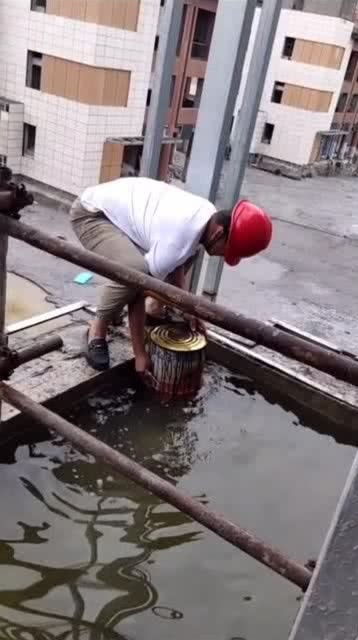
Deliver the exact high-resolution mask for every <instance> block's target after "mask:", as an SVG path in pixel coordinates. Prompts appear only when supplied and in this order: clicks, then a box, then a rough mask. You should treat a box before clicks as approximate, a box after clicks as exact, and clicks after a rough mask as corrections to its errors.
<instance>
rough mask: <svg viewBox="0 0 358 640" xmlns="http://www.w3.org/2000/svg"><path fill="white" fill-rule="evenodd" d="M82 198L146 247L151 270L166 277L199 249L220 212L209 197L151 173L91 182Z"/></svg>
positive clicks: (158, 275) (152, 273)
mask: <svg viewBox="0 0 358 640" xmlns="http://www.w3.org/2000/svg"><path fill="white" fill-rule="evenodd" d="M81 203H82V204H83V205H84V206H85V207H87V208H89V209H90V210H100V211H103V213H104V214H105V215H106V216H107V218H108V219H109V220H110V221H111V222H112V223H113V224H114V225H115V226H116V227H118V228H119V229H121V231H123V232H124V233H125V234H126V235H127V236H128V237H129V238H130V239H131V240H132V241H133V242H134V243H135V244H136V245H137V246H138V247H140V248H141V249H142V250H143V251H145V260H146V262H147V264H148V269H149V272H150V273H151V275H153V276H155V277H156V278H160V279H163V280H164V279H165V278H166V277H167V276H168V274H170V273H172V271H174V269H176V268H177V267H179V266H181V265H183V264H184V263H185V262H186V260H187V259H188V258H190V257H191V256H193V255H194V254H195V252H196V250H197V248H198V245H199V243H200V239H201V236H202V234H203V231H204V229H205V226H206V225H207V223H208V221H209V219H210V218H211V216H212V215H213V214H214V213H215V211H216V209H215V207H214V205H213V204H211V202H209V201H208V200H205V199H204V198H201V197H199V196H195V195H193V194H192V193H188V192H187V191H184V190H182V189H179V188H178V187H175V186H173V185H170V184H167V183H165V182H159V181H158V180H151V179H150V178H120V179H119V180H113V181H112V182H106V183H103V184H100V185H97V186H96V187H90V188H88V189H86V190H85V192H84V193H83V195H82V197H81ZM114 257H115V256H113V258H114Z"/></svg>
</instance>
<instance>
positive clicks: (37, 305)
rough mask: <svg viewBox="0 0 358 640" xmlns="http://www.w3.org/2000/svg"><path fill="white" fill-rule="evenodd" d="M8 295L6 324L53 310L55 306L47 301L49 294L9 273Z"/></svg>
mask: <svg viewBox="0 0 358 640" xmlns="http://www.w3.org/2000/svg"><path fill="white" fill-rule="evenodd" d="M6 293H7V295H6V324H12V323H13V322H19V321H20V320H26V319H27V318H30V317H31V316H34V315H37V314H39V313H45V312H46V311H51V309H53V305H52V304H50V303H49V302H47V301H46V295H47V294H46V292H45V291H44V290H43V289H41V288H40V287H38V286H37V285H36V284H34V283H33V282H30V280H27V279H26V278H21V277H20V276H17V275H15V274H13V273H8V279H7V292H6Z"/></svg>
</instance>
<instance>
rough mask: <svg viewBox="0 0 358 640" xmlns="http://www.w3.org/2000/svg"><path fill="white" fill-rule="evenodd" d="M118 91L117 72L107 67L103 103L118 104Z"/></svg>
mask: <svg viewBox="0 0 358 640" xmlns="http://www.w3.org/2000/svg"><path fill="white" fill-rule="evenodd" d="M116 93H117V72H116V71H114V70H113V69H106V74H105V78H104V89H103V104H105V105H113V104H116V100H117V97H116Z"/></svg>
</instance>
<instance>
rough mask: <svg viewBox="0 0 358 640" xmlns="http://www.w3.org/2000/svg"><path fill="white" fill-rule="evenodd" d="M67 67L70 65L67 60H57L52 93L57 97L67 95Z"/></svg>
mask: <svg viewBox="0 0 358 640" xmlns="http://www.w3.org/2000/svg"><path fill="white" fill-rule="evenodd" d="M67 67H68V63H67V61H66V60H62V59H61V58H55V64H54V79H53V84H52V93H54V94H55V95H56V96H65V95H66V80H67Z"/></svg>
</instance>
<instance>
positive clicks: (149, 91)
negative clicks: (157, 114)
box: [147, 89, 152, 107]
mask: <svg viewBox="0 0 358 640" xmlns="http://www.w3.org/2000/svg"><path fill="white" fill-rule="evenodd" d="M151 99H152V90H151V89H148V93H147V107H149V106H150V101H151Z"/></svg>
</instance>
